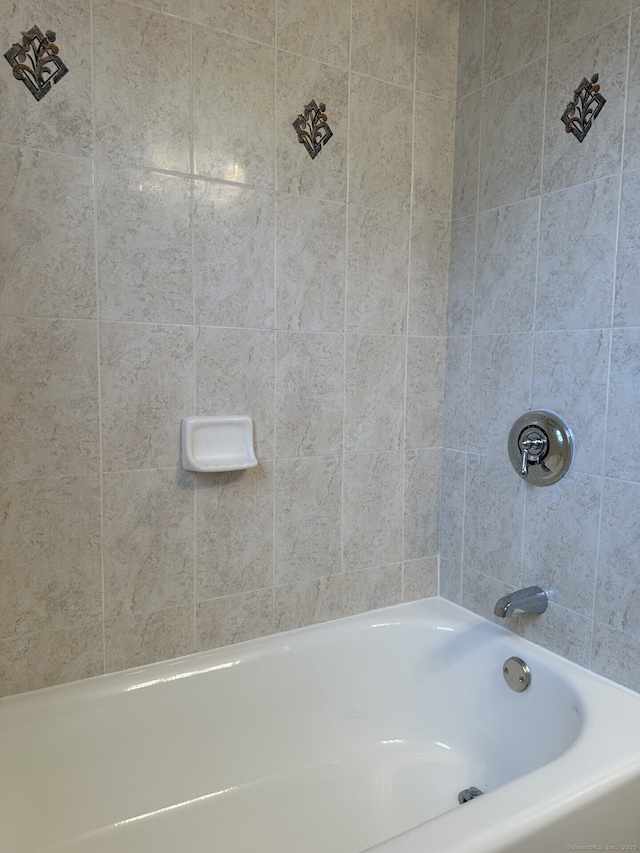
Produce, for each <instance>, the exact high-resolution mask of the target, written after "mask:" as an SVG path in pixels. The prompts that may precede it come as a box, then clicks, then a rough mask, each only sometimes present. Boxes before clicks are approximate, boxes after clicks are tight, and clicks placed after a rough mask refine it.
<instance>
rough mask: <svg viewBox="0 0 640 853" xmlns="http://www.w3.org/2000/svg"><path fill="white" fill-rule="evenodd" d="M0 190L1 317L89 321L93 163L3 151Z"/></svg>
mask: <svg viewBox="0 0 640 853" xmlns="http://www.w3.org/2000/svg"><path fill="white" fill-rule="evenodd" d="M16 82H17V81H16ZM25 93H26V89H25ZM29 97H31V96H29ZM0 184H2V187H3V193H2V198H1V199H0V232H1V233H2V242H1V243H0V267H1V268H2V270H3V283H2V289H1V290H0V314H5V315H6V314H13V315H17V316H22V317H24V316H30V317H33V316H42V317H67V318H76V319H80V318H90V317H95V316H96V273H95V225H94V201H95V199H94V189H93V169H92V165H91V161H90V160H89V159H81V158H76V157H65V156H58V155H55V154H48V153H46V152H45V151H31V150H30V149H28V148H17V147H14V146H8V145H2V146H0Z"/></svg>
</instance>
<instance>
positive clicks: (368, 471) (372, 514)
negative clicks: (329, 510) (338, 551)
mask: <svg viewBox="0 0 640 853" xmlns="http://www.w3.org/2000/svg"><path fill="white" fill-rule="evenodd" d="M402 480H403V457H402V454H401V453H358V454H355V455H347V456H345V459H344V510H343V557H344V568H345V569H346V570H347V571H353V570H355V569H362V568H371V567H373V566H384V565H388V564H390V563H395V562H398V563H399V562H400V560H401V558H402V499H403V498H402Z"/></svg>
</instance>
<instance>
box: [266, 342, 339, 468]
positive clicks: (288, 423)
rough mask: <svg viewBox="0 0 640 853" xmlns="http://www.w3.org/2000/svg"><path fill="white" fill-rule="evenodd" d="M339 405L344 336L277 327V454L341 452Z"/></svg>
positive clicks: (283, 455)
mask: <svg viewBox="0 0 640 853" xmlns="http://www.w3.org/2000/svg"><path fill="white" fill-rule="evenodd" d="M343 408H344V340H343V336H342V335H330V334H324V333H312V332H278V333H277V334H276V455H277V456H278V457H279V458H283V457H285V456H318V455H322V454H327V453H340V452H341V451H342V428H343V424H342V421H343Z"/></svg>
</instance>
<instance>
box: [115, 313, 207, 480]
mask: <svg viewBox="0 0 640 853" xmlns="http://www.w3.org/2000/svg"><path fill="white" fill-rule="evenodd" d="M100 359H101V373H100V376H101V391H102V463H103V470H104V471H121V470H129V471H131V470H135V469H138V468H175V467H177V466H178V465H180V424H181V422H182V419H183V418H185V417H188V416H189V415H192V414H193V409H194V346H193V329H192V328H190V327H188V326H158V325H143V324H138V323H102V324H101V329H100Z"/></svg>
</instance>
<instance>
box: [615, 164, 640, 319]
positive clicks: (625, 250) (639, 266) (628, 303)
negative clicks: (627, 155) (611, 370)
mask: <svg viewBox="0 0 640 853" xmlns="http://www.w3.org/2000/svg"><path fill="white" fill-rule="evenodd" d="M611 180H612V181H613V180H614V179H613V178H612V179H611ZM639 193H640V171H633V172H623V175H622V190H621V195H620V221H619V227H618V253H617V255H615V256H614V258H615V268H616V284H615V290H616V296H615V305H614V319H613V322H614V325H616V326H640V293H638V272H639V271H640V234H639V232H638V221H639V219H640V203H639V202H638V197H639ZM612 254H613V253H612ZM612 260H613V259H612Z"/></svg>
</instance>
